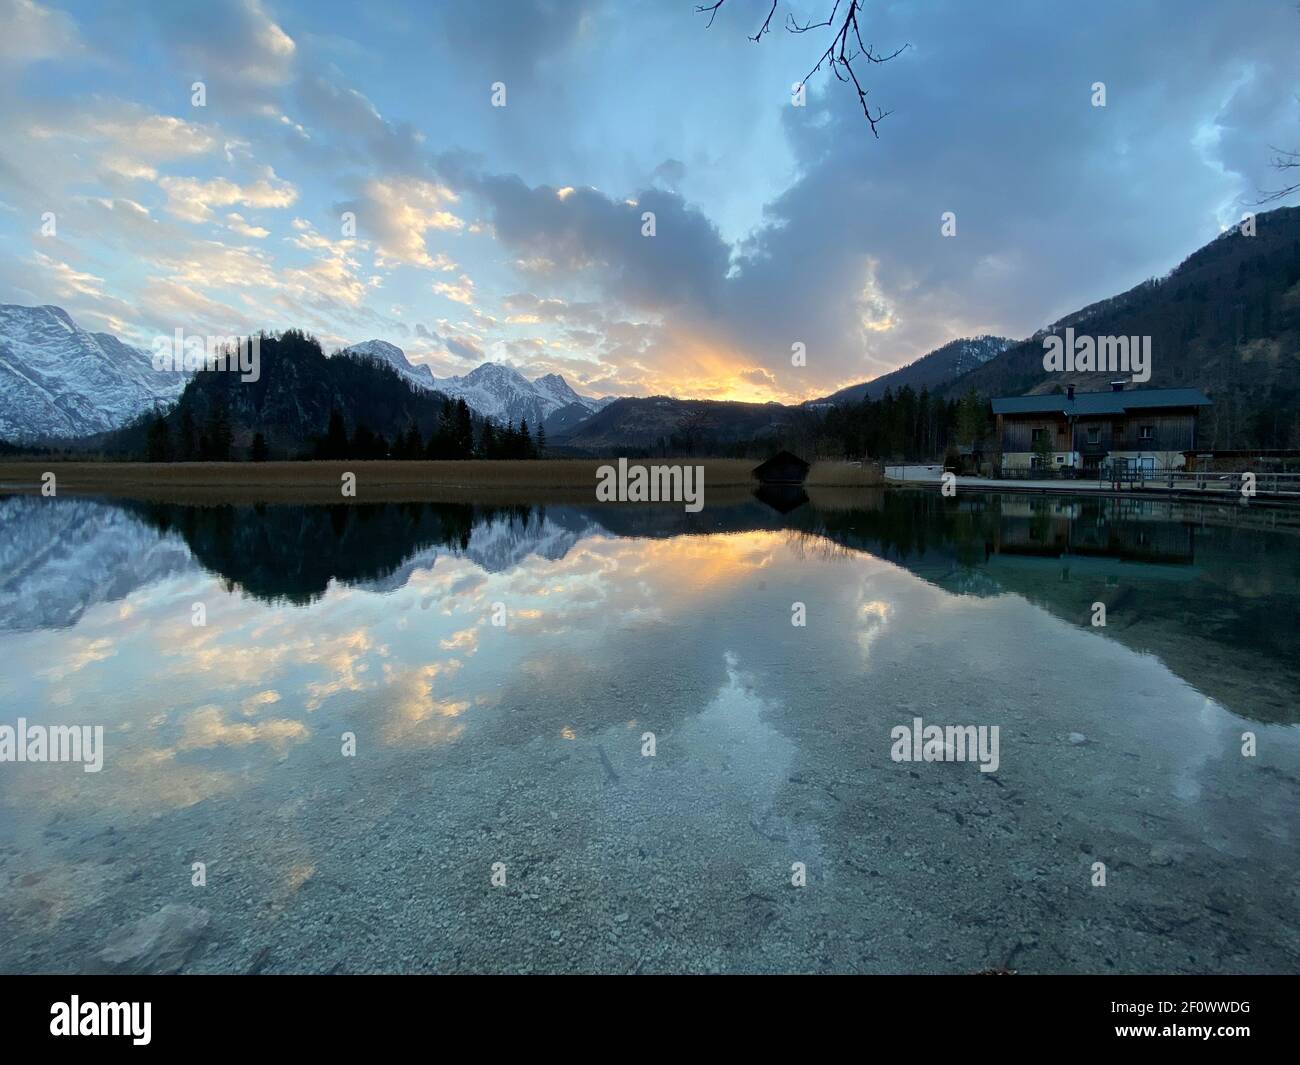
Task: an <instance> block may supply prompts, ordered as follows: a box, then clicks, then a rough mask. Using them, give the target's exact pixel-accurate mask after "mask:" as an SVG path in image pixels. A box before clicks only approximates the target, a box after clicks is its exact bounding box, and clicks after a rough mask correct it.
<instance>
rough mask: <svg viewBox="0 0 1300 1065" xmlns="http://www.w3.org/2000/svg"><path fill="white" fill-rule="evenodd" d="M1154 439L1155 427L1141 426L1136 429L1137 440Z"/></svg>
mask: <svg viewBox="0 0 1300 1065" xmlns="http://www.w3.org/2000/svg"><path fill="white" fill-rule="evenodd" d="M1155 438H1156V427H1155V426H1154V425H1143V426H1140V427H1139V428H1138V439H1139V440H1154V439H1155Z"/></svg>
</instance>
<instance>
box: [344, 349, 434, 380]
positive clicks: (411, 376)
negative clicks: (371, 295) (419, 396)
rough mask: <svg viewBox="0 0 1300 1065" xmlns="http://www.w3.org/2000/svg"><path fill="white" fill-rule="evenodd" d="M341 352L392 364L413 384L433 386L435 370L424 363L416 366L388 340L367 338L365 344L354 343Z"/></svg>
mask: <svg viewBox="0 0 1300 1065" xmlns="http://www.w3.org/2000/svg"><path fill="white" fill-rule="evenodd" d="M339 354H340V355H347V356H348V357H349V358H353V359H366V360H368V361H370V362H377V363H381V364H383V365H385V366H391V367H392V368H393V369H394V370H396V371H397V372H398V374H400V375H401V376H402V377H404V378H405V379H406V380H408V381H410V382H411V384H413V385H416V386H418V387H419V388H428V389H431V388H433V371H432V370H430V369H429V367H428V366H426V365H424V364H423V363H421V364H420V365H419V366H416V365H415V364H414V363H412V362H411V361H410V360H409V359H408V358H407V357H406V352H404V351H403V350H402V349H401V348H399V347H398V346H397V345H396V344H390V343H388V341H386V340H367V341H366V342H365V343H363V344H353V345H352V346H351V347H350V348H344V349H343V350H342V351H340V352H339Z"/></svg>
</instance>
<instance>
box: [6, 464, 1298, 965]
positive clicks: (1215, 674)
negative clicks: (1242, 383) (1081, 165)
mask: <svg viewBox="0 0 1300 1065" xmlns="http://www.w3.org/2000/svg"><path fill="white" fill-rule="evenodd" d="M0 527H2V528H3V529H4V532H5V535H4V537H3V538H2V539H0V574H4V576H3V577H0V661H3V662H4V663H5V666H4V669H3V671H2V672H0V724H5V725H9V726H14V725H15V724H16V722H17V721H18V719H19V718H20V717H21V718H24V719H25V720H26V721H27V722H28V723H29V724H28V727H29V728H30V727H31V726H33V725H41V726H44V727H52V726H59V725H69V726H71V725H78V726H102V727H103V747H102V752H101V753H102V759H103V765H102V770H101V771H100V772H94V773H87V772H84V771H83V767H82V766H81V765H79V764H70V763H66V762H64V763H59V762H25V763H4V764H0V928H2V929H3V935H0V971H4V972H7V973H45V972H58V973H73V972H77V973H83V972H87V973H88V972H186V973H250V972H265V973H279V972H294V973H298V972H306V973H329V972H333V973H368V972H444V973H450V972H510V973H514V972H595V973H633V972H639V973H665V972H690V973H710V972H746V973H748V972H764V973H765V972H866V973H872V972H944V973H966V972H978V971H982V970H987V969H1011V970H1015V971H1017V972H1021V973H1038V972H1043V973H1065V972H1069V973H1284V972H1285V973H1294V972H1296V971H1297V970H1300V931H1298V930H1297V926H1296V914H1297V912H1298V911H1297V905H1296V903H1297V894H1298V890H1300V881H1298V879H1297V877H1298V872H1300V860H1297V859H1298V858H1300V853H1298V851H1300V847H1298V846H1297V840H1296V818H1295V811H1296V809H1297V798H1298V796H1297V792H1298V790H1300V743H1298V742H1297V729H1296V723H1297V720H1298V719H1300V698H1297V696H1298V694H1300V653H1298V652H1300V633H1297V630H1296V627H1295V626H1294V625H1293V624H1292V623H1291V622H1290V620H1289V619H1291V618H1293V617H1294V616H1295V608H1296V604H1297V603H1298V602H1300V534H1298V530H1297V528H1296V526H1295V524H1294V523H1290V524H1289V523H1288V522H1287V521H1286V520H1285V519H1284V518H1278V517H1277V515H1276V514H1274V515H1273V517H1272V518H1271V519H1269V518H1268V516H1267V515H1265V514H1263V513H1261V512H1260V511H1259V510H1257V509H1255V508H1250V509H1247V510H1244V511H1243V508H1232V507H1216V506H1210V505H1205V506H1201V507H1182V506H1178V505H1175V504H1170V503H1165V502H1160V501H1142V500H1110V499H1091V498H1088V499H1084V498H1072V497H1054V498H1044V497H1026V496H1009V495H1008V496H997V495H966V494H963V495H962V496H960V497H959V498H957V499H953V500H944V499H942V498H940V497H939V495H938V493H937V492H924V491H897V490H888V491H876V492H863V493H861V497H860V499H859V500H858V501H856V502H854V503H853V504H852V505H848V506H845V505H840V506H836V507H821V506H818V505H816V504H814V503H813V502H811V501H802V502H800V501H795V502H793V503H787V504H783V505H782V506H781V507H779V508H778V507H774V506H769V505H767V504H766V503H764V502H762V501H761V500H758V499H755V500H752V501H748V502H737V503H735V504H730V505H727V506H723V507H717V506H712V507H711V506H708V505H706V506H705V507H704V509H703V511H701V512H700V513H686V512H684V511H683V509H682V507H681V506H680V505H678V506H667V507H633V506H618V505H601V504H596V503H593V504H591V505H589V506H550V505H548V506H533V507H524V506H510V507H488V506H472V505H468V504H431V503H413V504H400V503H394V504H384V505H373V506H370V505H354V506H347V507H331V506H298V505H267V506H257V507H254V506H204V507H190V506H183V505H173V504H146V503H132V502H111V501H102V500H91V499H75V498H60V499H57V500H48V499H40V498H34V497H19V496H9V497H0ZM1098 602H1101V603H1103V604H1105V606H1106V611H1105V617H1106V624H1105V625H1104V626H1096V625H1094V624H1092V620H1093V618H1094V617H1095V616H1096V614H1095V612H1094V609H1093V608H1094V604H1096V603H1098ZM196 603H201V604H203V606H204V610H203V612H202V615H203V621H204V622H205V623H204V624H202V625H196V624H194V619H195V617H196V616H197V615H196V613H195V611H194V605H195V604H196ZM797 606H799V607H802V610H797V609H796V607H797ZM502 608H503V609H502ZM796 616H798V618H799V620H802V622H803V623H802V624H792V621H793V620H795V619H796ZM498 621H499V622H500V623H496V622H498ZM918 718H919V719H922V720H923V722H924V723H925V725H927V726H928V725H937V726H943V727H945V728H946V727H948V726H956V727H964V726H974V727H976V728H978V727H980V726H987V727H989V728H992V727H993V726H996V727H997V728H998V736H999V748H998V764H997V768H996V771H992V772H985V771H982V770H981V766H980V763H979V762H978V761H977V760H971V759H967V760H946V759H943V758H934V759H924V758H920V759H913V760H911V761H902V760H895V759H893V758H892V757H891V747H892V746H893V741H892V740H891V730H893V729H896V728H898V727H900V726H901V727H904V728H907V729H911V728H912V726H913V722H914V721H915V720H916V719H918ZM348 736H351V744H352V752H351V753H346V751H347V746H348V742H349V741H348V739H347V737H348ZM1248 749H1249V750H1250V753H1244V752H1246V751H1247V750H1248ZM647 751H648V752H649V753H647ZM1099 869H1100V870H1101V878H1102V881H1103V882H1102V883H1099V882H1098V879H1099V873H1098V870H1099ZM800 870H802V877H801V876H800ZM799 880H802V886H796V883H795V882H796V881H799Z"/></svg>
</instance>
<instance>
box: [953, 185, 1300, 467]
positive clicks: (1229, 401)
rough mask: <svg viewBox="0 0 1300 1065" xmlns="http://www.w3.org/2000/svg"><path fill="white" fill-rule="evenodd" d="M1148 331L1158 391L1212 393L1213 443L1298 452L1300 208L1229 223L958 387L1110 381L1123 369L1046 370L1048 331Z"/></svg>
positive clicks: (1011, 388) (1007, 388)
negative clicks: (1169, 267) (1155, 272)
mask: <svg viewBox="0 0 1300 1065" xmlns="http://www.w3.org/2000/svg"><path fill="white" fill-rule="evenodd" d="M1067 326H1073V327H1074V330H1075V333H1076V334H1077V335H1083V334H1088V335H1090V336H1150V337H1151V349H1152V354H1151V380H1150V381H1149V382H1147V383H1146V384H1145V385H1144V386H1141V387H1148V388H1161V387H1170V386H1175V385H1191V386H1195V387H1197V388H1200V389H1202V390H1204V391H1205V392H1206V393H1208V394H1209V395H1210V397H1211V398H1212V399H1213V400H1214V407H1213V409H1212V410H1211V411H1210V412H1209V413H1208V414H1207V415H1206V417H1205V420H1204V422H1203V427H1204V429H1203V436H1202V439H1203V440H1204V442H1205V444H1206V445H1207V446H1211V447H1217V448H1233V447H1264V448H1273V447H1300V208H1296V207H1286V208H1282V209H1280V210H1276V211H1270V212H1268V213H1266V214H1260V215H1258V216H1257V217H1256V219H1255V235H1254V236H1245V235H1243V234H1242V233H1241V231H1240V229H1239V228H1234V229H1230V230H1228V231H1227V232H1225V233H1224V234H1222V235H1221V236H1219V237H1217V238H1216V239H1214V240H1212V241H1211V242H1210V243H1209V244H1207V245H1206V246H1205V247H1203V248H1201V249H1200V250H1199V251H1197V252H1195V253H1194V254H1193V255H1191V256H1189V257H1188V258H1187V259H1186V260H1185V261H1184V262H1183V263H1182V264H1180V265H1179V266H1178V267H1177V268H1176V269H1174V270H1173V271H1172V272H1171V273H1170V274H1169V275H1168V276H1166V277H1163V278H1160V279H1156V280H1151V281H1146V282H1143V283H1142V284H1140V285H1138V286H1137V287H1135V288H1132V289H1130V290H1129V291H1128V292H1125V293H1123V294H1122V295H1119V296H1114V297H1112V298H1110V299H1107V300H1102V301H1101V302H1099V303H1094V304H1092V305H1091V306H1089V307H1084V308H1083V309H1082V310H1079V311H1076V312H1075V313H1073V314H1070V315H1067V316H1066V317H1065V318H1062V319H1061V320H1060V321H1059V322H1056V323H1055V324H1054V325H1053V326H1052V327H1051V328H1050V329H1048V330H1046V331H1044V332H1042V333H1039V334H1037V335H1035V336H1034V337H1031V338H1030V339H1028V340H1025V341H1022V342H1021V343H1019V344H1016V345H1014V346H1013V347H1011V348H1009V349H1008V350H1007V351H1006V352H1004V353H1003V354H1001V355H999V356H997V357H996V358H994V359H992V360H990V361H989V362H987V363H986V364H984V365H983V366H980V367H979V368H977V369H975V370H973V371H971V372H970V373H968V374H965V375H963V376H962V377H959V378H957V379H956V380H955V381H953V382H951V383H950V384H949V385H948V386H947V387H946V389H944V393H945V394H946V395H947V396H949V397H952V398H956V397H959V396H961V395H964V394H965V393H966V392H967V391H968V390H970V389H972V388H974V389H975V390H977V391H978V392H980V393H982V394H983V395H985V396H997V395H1021V394H1025V393H1030V392H1049V391H1051V390H1052V389H1053V388H1055V387H1058V386H1061V387H1063V386H1064V385H1066V384H1071V383H1072V384H1075V385H1076V386H1077V387H1078V388H1080V389H1081V390H1084V389H1086V390H1099V389H1104V388H1106V387H1107V382H1108V381H1109V380H1110V379H1111V378H1112V377H1113V376H1114V375H1113V374H1111V373H1107V372H1097V373H1091V374H1089V373H1073V374H1064V373H1048V372H1046V371H1044V369H1043V336H1045V335H1047V333H1057V334H1061V333H1063V331H1064V330H1065V328H1066V327H1067Z"/></svg>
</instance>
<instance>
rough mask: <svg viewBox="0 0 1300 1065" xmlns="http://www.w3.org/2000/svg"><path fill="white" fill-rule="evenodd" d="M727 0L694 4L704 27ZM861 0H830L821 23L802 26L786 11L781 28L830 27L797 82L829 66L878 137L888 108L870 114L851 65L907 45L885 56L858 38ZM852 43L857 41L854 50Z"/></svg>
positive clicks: (767, 23)
mask: <svg viewBox="0 0 1300 1065" xmlns="http://www.w3.org/2000/svg"><path fill="white" fill-rule="evenodd" d="M726 2H727V0H717V2H716V3H713V4H697V5H696V7H695V10H696V12H698V13H700V14H705V13H707V14H708V16H709V21H708V26H706V27H705V28H706V29H707V28H708V27H709V26H712V25H713V20H714V19H715V18H717V16H718V9H719V8H721V7H722V5H723V4H725V3H726ZM864 2H865V0H847V2H846V0H834V2H833V4H832V6H831V12H830V14H829V15H828V16H827V17H826V21H825V22H806V23H803V24H802V25H801V24H800V23H799V22H798V20H797V19H795V17H794V15H793V14H791V13H788V12H787V14H786V17H785V18H786V25H785V28H786V30H787V31H789V32H790V33H807V32H808V31H809V30H815V29H831V30H834V33H833V34H832V36H831V42H830V44H829V45H828V46H827V48H826V51H824V52H823V53H822V54H821V57H820V58H819V59H818V60H817V62H816V63H815V64H814V65H813V68H812V70H810V71H808V73H807V75H806V76H805V77H804V79H803V81H801V82H799V84H800V85H801V86H802V85H805V84H807V82H808V79H809V78H811V77H812V76H813V75H814V74H816V73H817V72H818V71H819V70H821V68H822V66H823V65H825V66H827V67H829V69H830V71H831V73H832V74H834V75H835V78H836V80H838V81H843V82H846V83H852V85H853V89H854V91H855V92H856V93H857V94H858V103H859V104H861V105H862V113H863V115H865V116H866V119H867V122H868V123H869V124H870V126H871V132H872V134H873V135H874V136H876V137H879V136H880V131H879V130H877V129H876V123H877V122H879V121H880V120H881V119H883V118H885V117H887V116H888V115H890V114H891V112H889V111H882V110H880V109H879V108H877V110H876V113H875V114H874V115H873V114H872V113H871V108H870V107H869V106H867V90H866V89H864V88H863V87H862V83H861V82H860V81H859V80H858V72H857V71H856V70H854V68H853V64H854V62H855V61H857V60H865V61H866V62H867V63H877V64H878V63H888V62H889V61H890V60H891V59H893V58H894V57H895V56H897V55H899V54H900V53H902V52H903V51H904V50H905V49H906V48H907V45H903V46H902V47H901V48H898V49H896V50H895V51H893V52H890V53H889V55H880V54H878V53H877V52H876V51H875V50H874V49H872V48H871V47H870V46H869V45H867V44H866V43H865V42H864V41H863V40H862V28H861V26H860V25H859V23H858V15H859V14H861V12H862V6H863V4H864ZM776 4H777V0H772V6H771V7H770V8H769V9H768V12H767V18H765V19H764V20H763V24H762V25H761V26H760V27H759V28H758V32H757V33H756V34H754V35H753V36H752V37H750V38H749V39H750V40H751V41H753V42H755V43H758V42H759V41H760V40H762V38H763V35H764V34H765V33H768V32H769V31H770V30H771V25H772V16H773V14H775V12H776ZM841 7H843V8H844V14H843V15H842V16H840V21H839V22H838V23H837V22H836V16H837V15H839V13H840V9H841ZM852 42H856V43H857V47H856V49H855V48H854V47H853V44H852Z"/></svg>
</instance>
